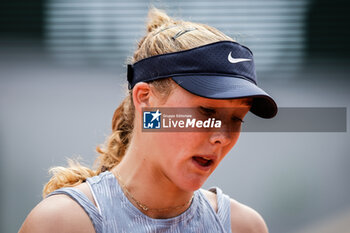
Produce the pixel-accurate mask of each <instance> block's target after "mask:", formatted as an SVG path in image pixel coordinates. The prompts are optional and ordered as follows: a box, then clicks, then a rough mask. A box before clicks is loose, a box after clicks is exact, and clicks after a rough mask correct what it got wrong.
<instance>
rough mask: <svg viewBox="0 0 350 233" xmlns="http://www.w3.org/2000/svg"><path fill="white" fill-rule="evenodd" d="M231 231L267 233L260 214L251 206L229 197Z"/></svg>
mask: <svg viewBox="0 0 350 233" xmlns="http://www.w3.org/2000/svg"><path fill="white" fill-rule="evenodd" d="M230 205H231V230H232V233H268V229H267V226H266V223H265V221H264V219H263V218H262V217H261V215H260V214H259V213H258V212H256V211H255V210H253V209H252V208H250V207H248V206H246V205H243V204H241V203H239V202H237V201H235V200H233V199H231V203H230Z"/></svg>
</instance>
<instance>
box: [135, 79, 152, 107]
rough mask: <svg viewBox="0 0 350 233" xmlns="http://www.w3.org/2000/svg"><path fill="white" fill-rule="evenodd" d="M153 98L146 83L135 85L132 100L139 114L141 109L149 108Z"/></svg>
mask: <svg viewBox="0 0 350 233" xmlns="http://www.w3.org/2000/svg"><path fill="white" fill-rule="evenodd" d="M154 97H155V96H154V93H153V91H152V89H151V86H150V85H149V84H148V83H145V82H139V83H137V84H136V85H135V86H134V88H133V91H132V98H133V101H134V105H135V110H136V111H137V112H139V113H141V112H142V108H145V107H151V106H152V102H153V99H154Z"/></svg>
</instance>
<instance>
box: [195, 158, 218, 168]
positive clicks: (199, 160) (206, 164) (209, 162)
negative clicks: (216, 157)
mask: <svg viewBox="0 0 350 233" xmlns="http://www.w3.org/2000/svg"><path fill="white" fill-rule="evenodd" d="M192 160H193V161H194V162H195V163H197V164H198V165H199V166H201V167H209V166H210V165H212V164H213V162H214V161H213V160H212V159H210V158H208V157H202V156H193V157H192Z"/></svg>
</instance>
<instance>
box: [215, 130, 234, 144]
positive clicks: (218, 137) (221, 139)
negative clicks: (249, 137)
mask: <svg viewBox="0 0 350 233" xmlns="http://www.w3.org/2000/svg"><path fill="white" fill-rule="evenodd" d="M238 136H239V132H225V131H220V132H213V133H212V134H211V135H210V138H209V141H210V143H211V144H213V145H220V146H227V145H229V144H231V143H232V142H234V141H235V140H237V138H238Z"/></svg>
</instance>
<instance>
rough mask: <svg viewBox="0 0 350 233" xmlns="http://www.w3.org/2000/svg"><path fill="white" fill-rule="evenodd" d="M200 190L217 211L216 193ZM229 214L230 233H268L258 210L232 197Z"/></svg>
mask: <svg viewBox="0 0 350 233" xmlns="http://www.w3.org/2000/svg"><path fill="white" fill-rule="evenodd" d="M201 191H202V192H203V194H204V195H205V197H206V198H207V199H208V201H209V203H210V204H211V206H212V207H213V209H214V210H215V212H217V211H218V205H217V195H216V194H215V193H214V192H212V191H209V190H205V189H201ZM230 214H231V228H232V233H268V229H267V226H266V224H265V221H264V219H263V218H262V217H261V215H260V214H259V213H258V212H256V211H255V210H253V209H252V208H250V207H248V206H246V205H243V204H242V203H239V202H238V201H236V200H234V199H232V198H231V199H230Z"/></svg>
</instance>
